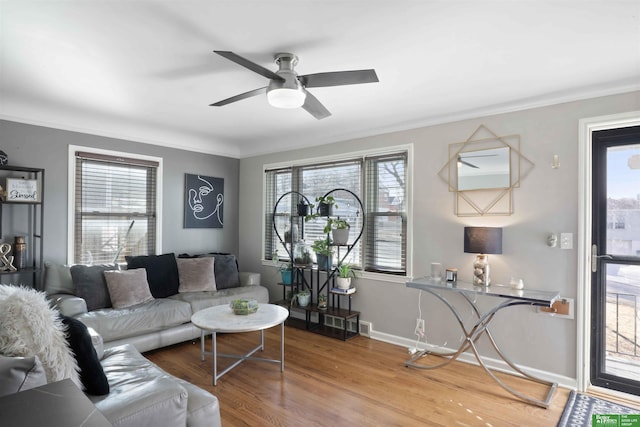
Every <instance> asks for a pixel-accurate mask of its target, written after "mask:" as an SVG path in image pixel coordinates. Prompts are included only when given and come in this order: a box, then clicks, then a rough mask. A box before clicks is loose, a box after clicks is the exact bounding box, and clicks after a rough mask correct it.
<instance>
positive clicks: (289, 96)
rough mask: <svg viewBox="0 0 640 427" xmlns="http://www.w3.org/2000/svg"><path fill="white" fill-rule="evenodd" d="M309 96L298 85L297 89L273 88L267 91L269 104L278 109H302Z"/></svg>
mask: <svg viewBox="0 0 640 427" xmlns="http://www.w3.org/2000/svg"><path fill="white" fill-rule="evenodd" d="M306 97H307V94H306V93H305V92H304V90H302V87H301V86H300V85H299V84H298V85H296V87H284V85H283V86H282V87H273V88H272V87H271V85H270V86H269V89H268V90H267V100H268V101H269V104H271V105H272V106H274V107H276V108H298V107H302V105H303V104H304V100H305V99H306Z"/></svg>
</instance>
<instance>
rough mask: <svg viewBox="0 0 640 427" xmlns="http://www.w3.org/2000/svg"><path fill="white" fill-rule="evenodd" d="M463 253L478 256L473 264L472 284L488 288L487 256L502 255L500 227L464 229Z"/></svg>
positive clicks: (489, 281) (489, 282)
mask: <svg viewBox="0 0 640 427" xmlns="http://www.w3.org/2000/svg"><path fill="white" fill-rule="evenodd" d="M464 251H465V252H466V253H471V254H478V255H477V256H476V260H475V261H474V263H473V284H474V285H475V286H489V285H490V284H491V279H490V277H489V256H488V254H501V253H502V228H500V227H465V228H464Z"/></svg>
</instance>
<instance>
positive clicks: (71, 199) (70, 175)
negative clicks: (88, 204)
mask: <svg viewBox="0 0 640 427" xmlns="http://www.w3.org/2000/svg"><path fill="white" fill-rule="evenodd" d="M76 151H85V152H88V153H95V154H104V155H107V156H120V157H129V158H133V159H140V160H148V161H152V162H157V163H158V167H157V175H156V248H155V250H156V253H157V254H160V253H162V210H163V209H162V176H163V172H162V170H163V169H162V157H155V156H147V155H144V154H136V153H127V152H124V151H113V150H104V149H101V148H94V147H83V146H81V145H71V144H69V152H68V161H67V187H68V188H67V194H68V198H67V200H68V204H67V264H72V263H73V242H74V239H75V235H74V229H75V227H74V223H73V219H74V218H73V217H74V212H75V201H76V200H75V197H76V186H75V185H76V180H75V170H76V168H75V164H76V163H75V153H76Z"/></svg>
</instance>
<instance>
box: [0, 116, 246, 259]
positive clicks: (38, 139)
mask: <svg viewBox="0 0 640 427" xmlns="http://www.w3.org/2000/svg"><path fill="white" fill-rule="evenodd" d="M176 143H179V141H176ZM69 145H80V146H86V147H95V148H102V149H107V150H115V151H123V152H128V153H134V154H144V155H149V156H156V157H161V158H162V159H163V168H164V173H163V186H162V200H163V202H162V213H163V225H162V252H164V253H167V252H175V253H176V254H177V253H182V252H191V253H195V252H204V251H224V252H231V253H237V252H238V168H239V161H238V160H237V159H233V158H228V157H220V156H213V155H208V154H202V153H195V152H190V151H184V150H177V149H172V148H166V147H160V146H155V145H150V144H143V143H138V142H132V141H125V140H121V139H113V138H105V137H100V136H95V135H88V134H83V133H77V132H68V131H63V130H57V129H52V128H46V127H41V126H33V125H27V124H21V123H15V122H9V121H2V120H0V149H1V150H2V151H4V152H5V153H7V155H8V156H9V164H11V165H15V166H29V167H36V168H44V169H45V178H46V183H45V200H44V208H45V221H44V252H45V261H51V262H56V263H64V262H66V261H67V260H66V255H67V203H68V198H67V171H68V165H67V163H68V146H69ZM185 173H195V174H202V175H207V176H214V177H220V178H224V195H225V201H224V221H225V224H224V227H223V228H222V229H184V228H183V215H184V214H183V201H184V174H185ZM8 233H9V232H8V231H7V236H6V238H7V240H11V239H13V237H12V235H9V234H8ZM3 237H5V236H3Z"/></svg>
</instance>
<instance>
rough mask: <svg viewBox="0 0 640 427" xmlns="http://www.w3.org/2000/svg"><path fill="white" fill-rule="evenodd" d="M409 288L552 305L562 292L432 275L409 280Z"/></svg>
mask: <svg viewBox="0 0 640 427" xmlns="http://www.w3.org/2000/svg"><path fill="white" fill-rule="evenodd" d="M406 285H407V287H408V288H415V289H421V290H429V291H431V290H443V291H451V292H459V293H464V294H473V295H480V296H489V297H499V298H507V299H514V300H522V301H528V302H532V303H533V302H535V303H542V304H545V305H549V306H551V304H553V302H554V301H556V300H557V299H559V298H560V292H557V291H541V290H537V289H512V288H511V287H510V286H505V285H491V286H487V287H484V286H473V285H472V284H471V283H468V282H462V281H460V280H458V281H455V282H447V281H444V280H434V279H432V278H430V277H421V278H418V279H413V280H410V281H408V282H407V284H406Z"/></svg>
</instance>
